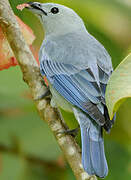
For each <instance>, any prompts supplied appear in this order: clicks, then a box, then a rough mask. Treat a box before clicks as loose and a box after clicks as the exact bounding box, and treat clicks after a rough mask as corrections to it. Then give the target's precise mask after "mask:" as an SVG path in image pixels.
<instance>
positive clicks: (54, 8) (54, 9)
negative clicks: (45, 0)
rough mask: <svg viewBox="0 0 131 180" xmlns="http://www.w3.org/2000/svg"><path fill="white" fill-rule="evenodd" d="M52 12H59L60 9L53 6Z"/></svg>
mask: <svg viewBox="0 0 131 180" xmlns="http://www.w3.org/2000/svg"><path fill="white" fill-rule="evenodd" d="M51 12H52V13H53V14H57V13H58V12H59V9H58V8H57V7H53V8H52V9H51Z"/></svg>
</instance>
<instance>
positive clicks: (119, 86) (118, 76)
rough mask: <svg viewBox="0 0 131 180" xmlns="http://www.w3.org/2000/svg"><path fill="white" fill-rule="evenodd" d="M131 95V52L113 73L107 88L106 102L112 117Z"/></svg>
mask: <svg viewBox="0 0 131 180" xmlns="http://www.w3.org/2000/svg"><path fill="white" fill-rule="evenodd" d="M130 97H131V53H130V54H129V55H128V56H127V57H126V58H125V59H124V60H123V61H122V62H121V63H120V64H119V66H118V67H117V68H116V69H115V71H114V72H113V73H112V75H111V78H110V80H109V82H108V85H107V88H106V104H107V107H108V111H109V115H110V119H112V118H113V115H114V114H115V112H116V111H117V110H118V108H119V107H120V105H121V104H122V103H123V102H124V101H125V100H126V99H127V98H130Z"/></svg>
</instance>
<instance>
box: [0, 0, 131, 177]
mask: <svg viewBox="0 0 131 180" xmlns="http://www.w3.org/2000/svg"><path fill="white" fill-rule="evenodd" d="M24 2H27V1H26V0H25V1H24V0H10V3H11V6H12V8H13V10H14V12H15V14H16V15H18V16H19V17H20V18H21V19H22V20H23V21H24V22H25V23H26V24H28V25H29V26H30V27H31V28H32V29H33V31H34V33H35V35H36V37H37V38H36V40H35V42H34V44H33V45H34V47H36V48H37V49H38V48H39V47H40V44H41V42H42V40H43V37H44V33H43V29H42V26H41V24H40V22H39V21H38V19H37V17H36V16H35V15H33V14H32V13H31V12H29V11H27V10H26V9H25V10H24V11H22V12H20V11H18V10H17V9H16V6H17V5H18V4H21V3H24ZM39 2H49V1H46V0H43V1H42V0H41V1H39ZM50 2H51V1H50ZM53 2H56V3H61V4H65V5H67V6H69V7H71V8H73V9H74V10H75V11H76V12H77V13H78V14H79V15H80V16H81V17H82V18H83V20H84V22H85V24H86V26H87V29H88V31H89V32H90V33H91V34H92V35H93V36H95V37H96V38H97V39H98V40H99V41H100V42H101V43H102V44H103V45H104V46H105V48H106V49H107V50H108V52H109V53H110V55H111V57H112V61H113V65H114V67H116V66H117V65H118V64H119V63H120V61H121V60H122V59H123V58H124V57H125V56H126V55H127V54H128V53H129V50H130V48H131V34H130V32H131V21H130V18H131V13H130V12H131V4H130V1H128V0H126V2H125V1H123V0H88V1H87V0H72V1H70V0H54V1H53ZM36 27H37V28H36ZM0 102H1V103H0V180H52V179H53V180H61V179H62V180H74V179H75V178H74V176H73V173H72V171H71V169H70V167H69V166H68V165H67V164H66V162H65V160H64V157H63V155H62V153H61V151H60V149H59V147H58V145H57V143H56V141H55V139H54V137H53V135H52V133H51V132H50V130H49V128H48V126H47V124H46V123H45V122H44V121H42V120H40V118H39V116H38V114H37V112H36V109H35V107H34V105H33V102H32V99H31V95H30V92H29V90H28V87H27V86H26V84H25V83H24V82H23V80H22V74H21V72H20V69H19V67H13V68H10V69H8V70H3V71H0ZM130 109H131V100H130V99H129V100H128V101H126V102H125V103H124V104H123V105H122V106H121V107H120V109H119V111H118V113H117V119H116V123H115V126H114V127H113V129H112V131H111V134H110V135H106V134H105V151H106V156H107V160H108V165H109V175H108V176H107V178H106V180H116V179H119V180H122V179H126V180H129V179H131V119H130V117H131V112H130ZM63 115H64V117H65V119H66V120H67V123H68V125H69V126H70V128H74V127H76V126H77V122H76V121H75V119H74V117H73V115H72V114H67V113H65V112H63ZM78 141H79V138H78Z"/></svg>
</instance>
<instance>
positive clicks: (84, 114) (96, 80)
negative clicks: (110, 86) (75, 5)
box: [28, 2, 113, 178]
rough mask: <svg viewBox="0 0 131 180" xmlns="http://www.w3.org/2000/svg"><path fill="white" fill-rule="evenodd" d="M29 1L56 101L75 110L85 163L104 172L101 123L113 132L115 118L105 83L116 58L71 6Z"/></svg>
mask: <svg viewBox="0 0 131 180" xmlns="http://www.w3.org/2000/svg"><path fill="white" fill-rule="evenodd" d="M28 4H29V7H28V8H29V9H30V10H31V11H32V12H34V13H36V14H37V15H38V16H39V18H40V20H41V23H42V24H43V27H44V30H45V38H44V41H43V43H42V46H41V48H40V52H39V60H40V71H41V74H42V75H43V76H46V77H47V79H48V83H49V87H50V91H51V94H52V101H51V102H52V104H54V102H55V104H56V105H57V107H61V108H63V109H64V110H66V111H70V112H74V115H75V117H76V119H77V121H78V122H79V124H80V129H81V141H82V164H83V167H84V169H85V171H87V172H88V174H90V175H94V174H95V175H97V176H99V177H101V178H104V177H105V176H106V175H107V173H108V166H107V161H106V158H105V153H104V142H103V137H102V129H103V128H104V129H105V130H106V131H107V132H109V131H110V129H111V127H112V124H113V120H112V121H111V120H110V119H109V114H108V110H107V107H106V104H105V89H106V85H107V82H108V80H109V77H110V75H111V73H112V71H113V69H112V63H111V58H110V56H109V54H108V53H107V51H106V50H105V48H104V47H103V46H102V45H101V44H100V43H99V42H98V41H97V40H96V39H95V38H94V37H92V36H91V35H90V34H89V33H88V31H87V30H86V28H85V25H84V23H83V21H82V19H81V18H80V17H79V16H78V15H77V14H76V13H75V12H74V11H73V10H72V9H70V8H68V7H65V6H63V5H60V4H54V3H38V2H29V3H28ZM36 28H37V27H36Z"/></svg>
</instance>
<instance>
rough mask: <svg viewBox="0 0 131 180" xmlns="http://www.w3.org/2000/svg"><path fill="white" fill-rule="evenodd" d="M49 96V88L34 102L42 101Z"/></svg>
mask: <svg viewBox="0 0 131 180" xmlns="http://www.w3.org/2000/svg"><path fill="white" fill-rule="evenodd" d="M49 95H51V92H50V90H49V88H47V89H46V91H45V92H44V93H43V94H42V95H40V96H39V97H37V98H36V99H35V101H38V100H41V99H44V98H46V97H47V96H49Z"/></svg>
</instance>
